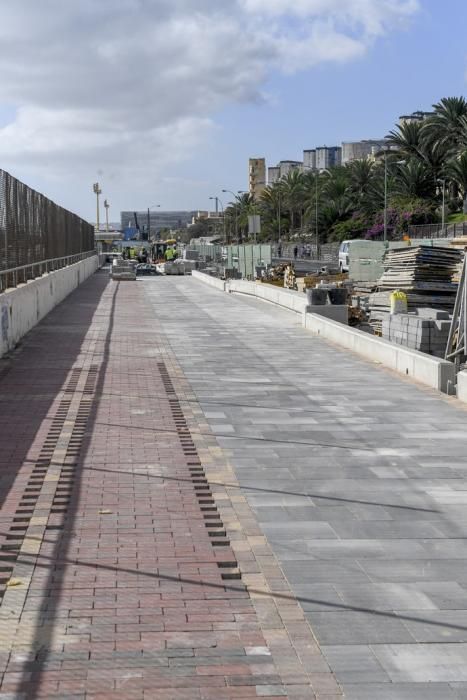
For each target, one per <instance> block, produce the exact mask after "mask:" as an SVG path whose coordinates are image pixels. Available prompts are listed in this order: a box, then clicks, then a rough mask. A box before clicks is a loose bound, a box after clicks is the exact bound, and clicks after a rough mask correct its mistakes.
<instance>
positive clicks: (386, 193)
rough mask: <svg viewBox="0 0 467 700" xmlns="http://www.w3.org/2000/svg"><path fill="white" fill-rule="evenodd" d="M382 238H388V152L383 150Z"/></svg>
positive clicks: (385, 239)
mask: <svg viewBox="0 0 467 700" xmlns="http://www.w3.org/2000/svg"><path fill="white" fill-rule="evenodd" d="M383 240H384V242H385V243H386V241H387V240H388V152H387V150H386V151H384V235H383Z"/></svg>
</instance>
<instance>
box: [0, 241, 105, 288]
mask: <svg viewBox="0 0 467 700" xmlns="http://www.w3.org/2000/svg"><path fill="white" fill-rule="evenodd" d="M93 255H96V251H94V250H90V251H87V252H85V253H76V254H75V255H66V256H65V257H63V258H52V260H41V261H39V262H34V263H30V264H29V265H21V266H20V267H13V268H11V269H10V270H0V293H1V292H4V291H5V290H6V289H10V288H14V287H17V286H18V285H19V284H25V283H26V282H28V281H29V280H34V279H37V278H38V277H42V275H45V274H47V273H48V272H54V271H55V270H59V269H60V268H62V267H68V266H69V265H74V264H75V263H77V262H80V261H81V260H84V259H85V258H90V257H92V256H93Z"/></svg>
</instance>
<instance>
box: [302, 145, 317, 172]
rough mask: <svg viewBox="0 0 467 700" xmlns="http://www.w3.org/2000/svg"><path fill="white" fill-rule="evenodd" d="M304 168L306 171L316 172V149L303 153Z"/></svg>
mask: <svg viewBox="0 0 467 700" xmlns="http://www.w3.org/2000/svg"><path fill="white" fill-rule="evenodd" d="M303 168H304V169H305V170H316V148H312V149H311V150H308V151H303Z"/></svg>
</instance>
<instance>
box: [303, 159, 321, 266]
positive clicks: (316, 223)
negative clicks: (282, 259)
mask: <svg viewBox="0 0 467 700" xmlns="http://www.w3.org/2000/svg"><path fill="white" fill-rule="evenodd" d="M303 168H304V169H305V170H313V172H314V174H315V229H316V259H318V258H319V224H318V221H319V202H318V182H319V170H318V169H317V168H312V167H311V165H304V166H303Z"/></svg>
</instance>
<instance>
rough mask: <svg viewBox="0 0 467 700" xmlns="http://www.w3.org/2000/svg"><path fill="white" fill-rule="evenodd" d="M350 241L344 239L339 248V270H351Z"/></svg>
mask: <svg viewBox="0 0 467 700" xmlns="http://www.w3.org/2000/svg"><path fill="white" fill-rule="evenodd" d="M349 243H350V241H342V243H341V245H340V248H339V270H340V271H341V272H348V271H349Z"/></svg>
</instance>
